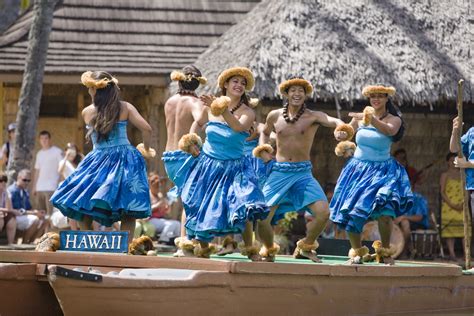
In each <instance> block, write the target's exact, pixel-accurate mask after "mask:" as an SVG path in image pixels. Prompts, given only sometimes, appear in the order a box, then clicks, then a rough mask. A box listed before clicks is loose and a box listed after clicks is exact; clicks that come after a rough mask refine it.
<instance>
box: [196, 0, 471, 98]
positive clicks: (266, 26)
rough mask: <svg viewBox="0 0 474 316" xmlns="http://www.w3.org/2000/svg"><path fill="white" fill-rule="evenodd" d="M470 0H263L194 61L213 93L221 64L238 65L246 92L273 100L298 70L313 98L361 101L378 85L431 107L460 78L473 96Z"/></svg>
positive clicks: (446, 95) (449, 93) (451, 93)
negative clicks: (247, 76) (249, 88)
mask: <svg viewBox="0 0 474 316" xmlns="http://www.w3.org/2000/svg"><path fill="white" fill-rule="evenodd" d="M469 3H470V1H456V2H455V3H451V2H446V1H427V0H417V1H407V0H387V1H368V0H353V1H328V0H320V1H315V0H298V1H296V0H289V1H288V0H265V1H263V2H261V3H260V4H259V5H257V6H256V7H255V8H254V9H253V10H252V11H251V12H250V13H249V14H248V15H247V16H246V18H245V20H243V21H241V22H240V23H239V24H237V25H235V26H233V27H232V28H230V29H229V30H228V31H226V33H224V34H223V36H222V37H220V38H219V39H218V40H217V41H216V42H214V43H213V44H212V45H211V46H210V47H209V48H208V49H207V50H206V52H205V53H203V54H202V55H201V56H200V57H199V59H198V61H197V62H196V64H197V66H198V67H200V68H201V70H202V71H203V73H204V74H205V75H206V76H207V77H208V78H209V79H210V84H209V85H208V87H207V88H206V89H207V92H209V91H214V92H215V91H216V84H215V83H216V78H217V76H218V74H219V73H220V71H222V70H223V69H225V68H227V67H230V66H234V65H241V66H247V67H250V68H251V69H252V70H253V71H254V73H255V75H256V85H255V89H254V92H255V93H256V94H257V95H258V96H259V97H261V98H264V97H265V98H269V99H275V98H278V97H279V95H278V92H277V87H278V84H279V83H280V82H282V81H283V80H284V79H286V78H288V77H289V76H291V75H296V74H298V75H302V76H304V77H305V78H307V79H309V80H310V81H311V82H312V83H313V84H314V85H315V87H316V93H315V95H314V97H315V98H320V99H334V98H336V99H338V100H347V101H350V102H352V100H355V99H360V98H361V90H362V87H363V86H364V85H366V84H368V83H375V82H383V83H389V84H392V85H394V86H395V87H396V88H397V92H398V93H397V97H398V101H402V102H413V103H420V104H428V103H429V104H430V105H431V104H432V103H433V102H436V101H437V100H443V99H446V98H447V99H454V98H455V96H456V86H457V85H456V82H457V81H458V80H459V79H460V78H464V79H465V81H466V85H465V96H464V98H465V100H467V101H471V102H472V100H473V94H472V90H471V87H472V82H473V77H472V72H473V70H474V68H473V62H472V61H473V58H472V52H471V46H472V43H471V41H470V40H469V38H470V36H472V34H470V33H469V31H468V28H469V26H472V24H473V22H474V20H473V19H472V16H471V15H470V14H472V11H470V4H469Z"/></svg>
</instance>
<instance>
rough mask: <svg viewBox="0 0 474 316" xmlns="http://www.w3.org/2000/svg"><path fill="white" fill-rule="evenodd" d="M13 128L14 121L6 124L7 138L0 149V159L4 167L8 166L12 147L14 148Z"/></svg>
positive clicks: (11, 156) (14, 126)
mask: <svg viewBox="0 0 474 316" xmlns="http://www.w3.org/2000/svg"><path fill="white" fill-rule="evenodd" d="M15 129H16V123H10V124H8V128H7V131H8V140H7V142H6V143H5V144H3V146H2V150H1V151H0V161H1V164H2V166H3V167H4V168H6V167H7V166H8V163H9V161H10V159H11V158H13V149H14V148H15Z"/></svg>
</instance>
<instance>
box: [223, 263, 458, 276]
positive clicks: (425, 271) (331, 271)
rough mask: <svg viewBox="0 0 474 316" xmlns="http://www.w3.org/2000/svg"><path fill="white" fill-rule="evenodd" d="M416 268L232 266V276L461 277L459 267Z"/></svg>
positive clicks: (433, 265) (371, 266)
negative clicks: (244, 274)
mask: <svg viewBox="0 0 474 316" xmlns="http://www.w3.org/2000/svg"><path fill="white" fill-rule="evenodd" d="M418 264H419V266H413V265H410V266H397V265H395V266H387V265H369V264H364V265H344V264H337V265H334V264H333V265H329V264H313V263H308V264H287V263H272V264H266V263H257V264H255V263H253V262H234V263H233V265H232V268H231V271H230V272H231V273H238V274H241V273H247V274H286V275H301V274H303V275H326V276H333V277H334V276H353V277H427V276H430V277H432V276H439V277H447V276H453V277H454V276H461V275H462V270H461V267H459V266H457V265H452V264H430V265H424V263H418Z"/></svg>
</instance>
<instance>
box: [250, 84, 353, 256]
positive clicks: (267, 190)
mask: <svg viewBox="0 0 474 316" xmlns="http://www.w3.org/2000/svg"><path fill="white" fill-rule="evenodd" d="M312 92H313V87H312V85H311V83H310V82H309V81H307V80H305V79H302V78H291V79H289V80H287V81H285V82H283V83H282V84H281V85H280V93H281V94H282V95H283V96H285V97H287V98H288V103H287V104H286V105H285V106H284V107H283V108H282V109H278V110H273V111H271V112H270V113H269V114H268V116H267V120H266V124H265V127H264V129H263V132H262V133H261V138H260V143H261V144H262V145H260V146H258V147H257V148H256V151H254V153H255V154H256V155H257V156H259V157H261V158H262V159H263V160H264V161H265V162H266V161H268V160H269V159H271V157H270V155H269V153H270V152H271V149H270V148H269V147H268V145H263V144H264V143H266V142H267V141H268V139H269V136H270V133H271V132H275V133H276V148H277V150H276V162H275V163H274V164H273V166H272V170H271V172H270V174H269V176H268V178H267V180H266V182H265V185H264V187H263V194H264V195H265V202H266V203H267V205H268V206H269V207H271V211H270V215H269V216H268V218H267V219H266V220H264V221H260V222H258V233H259V236H260V239H261V241H262V243H263V246H262V249H261V250H260V255H261V256H262V258H264V260H265V261H270V262H272V261H274V260H275V255H276V253H277V252H278V250H279V246H278V245H277V244H274V243H273V229H272V227H271V225H275V224H276V223H277V222H278V220H280V219H282V218H283V217H284V214H285V213H286V212H291V211H295V210H296V211H303V210H309V211H311V212H312V213H313V214H314V215H315V220H314V221H312V222H311V223H309V225H308V229H307V234H306V238H304V239H301V240H299V241H298V243H297V248H296V249H295V252H294V254H293V256H294V257H295V258H297V259H310V260H312V261H314V262H320V259H319V258H317V256H316V252H315V250H316V249H317V248H318V243H317V241H316V238H317V237H318V236H319V234H320V233H321V232H322V231H323V229H324V227H325V226H326V223H327V221H328V218H329V206H328V202H327V198H326V196H325V194H324V192H323V190H322V188H321V186H320V185H319V183H318V182H317V181H316V179H314V177H313V175H312V173H311V169H312V166H311V162H310V151H311V146H312V144H313V140H314V136H315V134H316V131H317V130H318V128H319V126H320V125H322V126H326V127H334V128H336V127H337V128H336V130H335V132H334V136H335V137H336V139H337V140H346V139H348V138H350V137H351V136H352V135H349V134H350V132H345V131H341V130H342V129H344V128H343V127H345V128H346V129H347V128H349V129H351V128H350V127H347V124H344V122H343V121H341V120H339V119H337V118H334V117H331V116H328V115H327V114H325V113H323V112H319V111H311V110H309V109H307V108H306V106H305V99H306V96H308V95H311V94H312ZM339 126H341V127H339ZM352 134H353V131H352ZM349 136H350V137H349Z"/></svg>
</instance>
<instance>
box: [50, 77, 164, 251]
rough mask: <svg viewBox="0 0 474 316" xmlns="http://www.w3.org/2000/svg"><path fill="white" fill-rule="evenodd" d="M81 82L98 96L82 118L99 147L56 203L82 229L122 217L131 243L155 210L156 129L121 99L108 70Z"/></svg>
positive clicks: (59, 191)
mask: <svg viewBox="0 0 474 316" xmlns="http://www.w3.org/2000/svg"><path fill="white" fill-rule="evenodd" d="M81 81H82V84H83V85H84V86H86V87H87V88H89V94H90V96H91V97H92V100H93V103H92V104H91V105H89V106H88V107H86V108H85V109H84V110H83V111H82V117H83V118H84V122H85V123H86V124H87V125H88V127H89V131H88V133H87V138H88V139H90V140H92V143H93V145H94V149H93V150H92V151H91V152H90V153H89V154H88V155H87V156H86V157H85V158H84V160H82V161H81V163H80V164H79V166H78V167H77V169H76V170H75V171H74V172H73V173H72V174H71V175H70V176H69V177H68V178H66V180H64V182H62V184H61V185H60V186H59V188H58V189H57V190H56V192H55V193H54V194H53V196H52V197H51V202H52V203H53V205H54V206H55V207H57V208H58V209H59V210H60V211H61V212H62V213H63V214H64V215H65V216H67V217H69V218H72V219H75V220H77V221H79V222H80V223H79V225H80V228H81V230H91V229H92V220H95V221H97V222H99V223H101V224H103V225H105V226H112V224H113V223H114V222H117V221H121V229H122V230H126V231H128V232H129V235H128V238H129V243H130V241H131V240H132V238H133V232H134V230H135V219H136V218H145V217H149V216H150V213H151V210H150V198H149V193H148V191H149V190H148V181H147V175H146V166H145V160H144V159H143V157H146V158H152V157H154V155H155V151H154V150H153V149H151V148H150V138H151V127H150V125H149V124H148V123H147V122H146V121H145V120H144V119H143V117H142V116H141V115H140V114H139V113H138V111H137V109H136V108H135V107H134V106H133V105H132V104H130V103H128V102H124V101H121V100H120V98H119V88H118V81H117V79H115V78H114V77H112V76H111V75H110V74H109V73H107V72H105V71H94V72H91V71H87V72H85V73H83V74H82V76H81ZM128 122H130V123H131V124H133V125H134V126H135V127H137V128H138V129H139V130H140V131H141V132H142V137H143V143H142V144H140V145H138V146H137V148H138V150H137V149H135V148H134V147H133V146H132V145H130V142H129V140H128V138H127V124H128Z"/></svg>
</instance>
